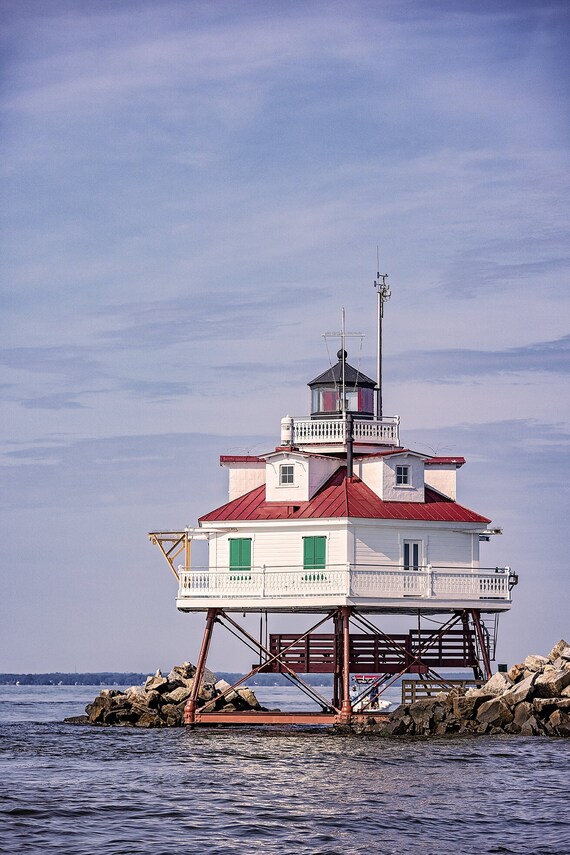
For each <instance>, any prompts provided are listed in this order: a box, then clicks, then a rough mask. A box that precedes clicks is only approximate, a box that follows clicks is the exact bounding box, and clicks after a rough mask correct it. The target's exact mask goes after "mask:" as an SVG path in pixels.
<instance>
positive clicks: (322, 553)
mask: <svg viewBox="0 0 570 855" xmlns="http://www.w3.org/2000/svg"><path fill="white" fill-rule="evenodd" d="M326 552H327V539H326V537H304V538H303V569H304V570H324V568H325V566H326ZM316 578H317V577H316V576H314V574H311V576H310V577H305V579H306V580H308V581H315V580H316ZM318 578H319V579H322V578H324V577H323V576H322V574H320V575H319V577H318Z"/></svg>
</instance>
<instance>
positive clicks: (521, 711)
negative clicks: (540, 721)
mask: <svg viewBox="0 0 570 855" xmlns="http://www.w3.org/2000/svg"><path fill="white" fill-rule="evenodd" d="M533 712H534V707H533V704H531V703H530V702H529V701H522V703H520V704H517V706H516V707H515V709H514V723H515V724H517V725H518V726H519V728H521V727H522V726H523V724H524V723H525V722H526V721H527V720H528V719H529V718H530V717H531V715H533Z"/></svg>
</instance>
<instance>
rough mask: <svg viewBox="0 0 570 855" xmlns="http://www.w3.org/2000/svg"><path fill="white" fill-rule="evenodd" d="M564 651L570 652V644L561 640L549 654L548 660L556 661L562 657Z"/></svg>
mask: <svg viewBox="0 0 570 855" xmlns="http://www.w3.org/2000/svg"><path fill="white" fill-rule="evenodd" d="M563 650H570V644H568V642H567V641H565V640H564V639H563V638H561V639H560V641H559V642H558V644H555V645H554V647H553V648H552V650H551V651H550V653H549V654H548V658H549V659H550V661H551V662H554V660H555V659H558V657H559V656H561V655H562V651H563ZM566 658H568V657H566Z"/></svg>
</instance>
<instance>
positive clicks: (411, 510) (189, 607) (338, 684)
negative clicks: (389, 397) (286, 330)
mask: <svg viewBox="0 0 570 855" xmlns="http://www.w3.org/2000/svg"><path fill="white" fill-rule="evenodd" d="M375 284H377V285H378V359H377V364H378V370H377V375H378V376H377V377H376V379H371V378H370V377H368V376H366V375H365V374H364V373H362V372H361V371H360V369H359V367H355V366H354V364H353V363H352V362H351V360H350V356H349V353H348V350H347V340H349V339H350V338H351V337H353V336H354V334H351V333H346V331H345V323H344V311H343V314H342V319H341V330H340V332H339V333H336V334H327V335H338V337H339V339H340V348H339V350H338V352H337V354H336V362H335V363H334V364H330V365H329V367H328V368H325V370H323V371H321V373H320V374H317V376H316V377H315V378H314V379H313V380H311V381H309V382H308V389H309V393H308V415H306V416H303V417H297V416H292V415H284V416H283V418H282V420H281V424H280V426H279V427H278V430H276V434H277V442H276V445H275V446H274V447H273V448H270V449H268V450H267V451H266V452H264V453H262V454H258V455H228V454H222V455H221V457H220V465H221V466H222V467H224V468H225V469H226V470H227V472H228V497H227V501H226V502H225V503H223V504H222V505H220V506H219V507H217V508H214V509H212V510H209V511H208V510H206V511H205V513H204V514H203V515H202V516H201V517H200V518H199V520H198V521H197V525H195V526H189V527H187V528H184V529H182V530H176V531H167V532H158V531H157V532H151V533H150V538H151V541H152V542H153V543H154V544H156V545H157V546H158V547H159V548H160V549H161V551H162V553H163V555H164V557H165V558H166V560H167V561H168V564H169V566H170V568H171V570H172V572H173V573H174V575H175V577H176V580H177V584H178V591H177V597H176V607H177V608H178V609H179V610H180V611H182V612H187V613H205V616H206V620H205V625H204V631H203V637H202V643H201V647H200V651H199V654H198V657H197V666H196V667H197V674H196V678H195V681H194V692H193V694H192V696H191V697H190V699H189V701H188V704H187V707H186V711H185V721H186V723H188V724H209V723H212V722H216V723H220V722H222V723H223V722H227V723H235V722H237V721H245V720H247V721H248V722H251V721H256V722H258V723H273V722H279V723H282V722H284V721H287V722H292V723H303V722H307V721H310V722H312V723H333V722H344V723H348V724H350V722H351V719H353V718H354V717H355V716H357V715H358V716H366V715H368V714H370V713H371V711H372V709H373V708H374V705H375V704H376V705H377V697H378V695H381V693H382V691H384V690H385V689H386V688H387V687H389V686H390V685H391V684H392V683H393V682H394V681H395V680H397V679H399V678H412V677H413V678H414V679H415V680H421V681H424V682H426V681H432V682H437V683H439V684H440V685H441V686H442V687H443V686H444V685H445V684H446V680H445V676H444V675H445V671H446V669H455V670H457V669H464V668H470V669H472V670H473V674H474V678H476V679H482V678H483V677H489V676H490V675H491V661H492V659H493V658H494V647H495V642H496V623H497V620H496V619H497V616H498V615H499V614H500V613H503V612H506V611H508V610H509V609H510V608H511V603H512V598H511V591H512V588H513V586H514V584H516V581H517V578H516V576H515V574H514V573H513V572H512V571H511V569H510V568H509V567H492V566H488V564H489V562H488V561H483V562H481V560H480V547H481V544H484V548H485V547H486V542H487V541H489V540H490V539H491V536H492V535H494V534H498V533H500V529H497V528H493V527H491V520H490V519H489V518H488V517H486V516H485V515H483V514H481V513H478V512H476V511H474V510H472V509H470V508H467V507H465V506H464V505H462V504H460V503H459V501H458V499H457V495H458V491H457V476H458V473H459V470H460V469H462V468H463V466H464V464H465V459H464V458H463V457H460V456H454V457H443V456H437V455H429V454H425V453H423V452H420V451H416V450H414V449H412V448H408V447H407V446H406V445H404V444H402V443H401V441H400V421H399V418H398V417H396V416H385V415H384V414H383V411H382V377H381V318H382V315H383V303H384V301H385V299H387V296H389V292H388V290H387V287H386V284H385V277H382V281H380V278H379V280H378V281H377V283H375ZM194 540H205V541H207V544H208V563H207V566H206V567H195V566H194V565H193V563H192V548H191V547H192V542H193V541H194ZM486 565H487V566H486ZM246 613H248V614H249V613H257V614H258V615H259V616H260V621H261V627H263V621H265V631H263V629H261V630H260V633H259V637H255V636H254V635H253V634H252V633H251V632H250V631H249V630H247V629H246V628H245V627H244V626H243V625H242V623H240V617H241V615H243V614H246ZM275 614H280V615H281V616H283V615H286V614H297V615H302V616H304V618H305V620H306V623H307V625H308V626H307V629H306V630H304V631H303V632H298V631H297V632H289V633H282V632H281V633H271V632H270V630H269V628H268V627H269V624H270V622H271V618H272V616H273V615H275ZM394 615H398V616H400V618H401V619H402V621H403V622H404V624H405V627H404V631H403V632H398V633H394V632H392V631H389V630H388V629H387V626H386V624H387V622H388V616H394ZM390 620H391V618H390ZM282 622H283V621H282V620H281V623H282ZM221 627H225V628H226V629H229V630H230V632H232V634H233V635H234V636H237V637H239V638H240V639H241V640H242V641H243V642H244V644H245V645H246V646H247V647H248V648H249V649H250V650H251V651H253V652H254V653H255V658H256V660H257V661H256V663H255V664H254V665H253V666H252V669H251V671H250V672H249V673H248V674H247V675H245V677H244V678H243V680H246V679H250V678H251V677H252V676H253V675H255V674H256V673H258V672H265V673H267V672H269V673H275V674H283V675H285V677H286V678H287V679H288V680H289V681H290V682H292V683H294V684H295V685H297V686H298V687H299V689H300V690H301V691H303V692H305V694H307V695H308V696H309V697H311V698H312V699H313V700H314V701H316V703H317V705H318V706H320V708H321V711H320V713H306V712H299V713H294V712H292V713H277V712H248V713H239V712H233V713H232V712H216V711H214V710H213V709H212V705H211V704H210V705H208V704H206V705H205V706H203V707H201V708H198V707H197V696H198V690H199V685H200V681H201V675H202V673H203V670H204V668H205V666H206V662H207V657H208V652H209V648H210V642H211V639H212V635H213V633H214V632H217V631H218V630H219V628H221ZM306 674H329V675H332V678H333V693H332V698H324V697H322V696H321V695H320V693H319V692H317V690H316V689H315V687H314V686H312V685H310V684H309V683H308V682H307V681H306V680H305V678H304V675H306ZM354 675H360V676H362V675H364V677H365V679H366V687H365V689H364V690H363V691H362V692H361V694H360V696H359V697H358V698H355V696H354V692H352V693H351V691H350V687H351V680H352V679H353V678H354ZM243 680H242V681H240V682H243ZM237 685H239V684H238V683H236V686H237ZM233 688H234V687H230V688H229V689H228V690H227V691H228V693H229V692H231V691H232V689H233ZM357 710H358V712H357Z"/></svg>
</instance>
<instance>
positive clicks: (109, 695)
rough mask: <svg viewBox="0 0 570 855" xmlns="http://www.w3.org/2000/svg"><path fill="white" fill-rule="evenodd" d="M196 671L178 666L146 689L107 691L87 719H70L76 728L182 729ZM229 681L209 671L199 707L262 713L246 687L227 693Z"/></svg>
mask: <svg viewBox="0 0 570 855" xmlns="http://www.w3.org/2000/svg"><path fill="white" fill-rule="evenodd" d="M195 673H196V668H195V666H194V665H192V664H191V663H190V662H184V663H183V664H182V665H175V666H174V668H173V669H172V671H170V673H169V674H168V676H164V675H163V674H162V673H161V672H160V671H157V672H156V674H153V675H151V676H149V677H147V679H146V681H145V683H144V685H142V686H130V687H129V688H128V689H125V691H120V690H119V689H103V690H102V691H101V692H100V693H99V695H98V696H97V697H96V698H95V700H94V701H93V702H92V703H90V704H87V706H86V707H85V713H86V715H84V716H77V717H74V718H71V719H66V721H67V722H69V723H72V724H94V725H103V726H105V725H106V726H111V725H114V726H123V727H124V726H127V727H180V726H181V725H183V724H184V708H185V706H186V703H187V701H188V699H189V697H190V695H191V693H192V689H193V687H194V676H195ZM229 688H230V686H229V684H228V683H227V682H226V681H225V680H218V678H217V677H216V675H215V674H213V673H212V672H211V671H208V669H206V670H205V672H204V675H203V678H202V683H201V685H200V689H199V691H198V697H197V707H198V708H199V707H202V706H204V704H206V703H208V702H211V703H210V709H212V710H224V711H230V710H231V711H233V710H260V709H261V707H260V705H259V703H258V700H257V698H256V697H255V694H254V693H253V692H252V691H251V689H248V688H246V687H243V688H239V687H238V688H237V689H235V690H232V691H231V692H227V690H228V689H229Z"/></svg>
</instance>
